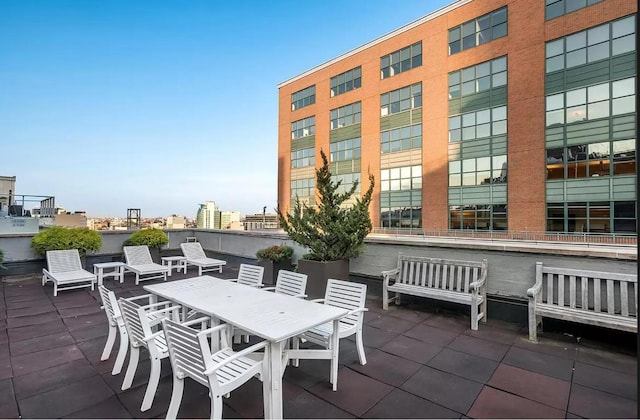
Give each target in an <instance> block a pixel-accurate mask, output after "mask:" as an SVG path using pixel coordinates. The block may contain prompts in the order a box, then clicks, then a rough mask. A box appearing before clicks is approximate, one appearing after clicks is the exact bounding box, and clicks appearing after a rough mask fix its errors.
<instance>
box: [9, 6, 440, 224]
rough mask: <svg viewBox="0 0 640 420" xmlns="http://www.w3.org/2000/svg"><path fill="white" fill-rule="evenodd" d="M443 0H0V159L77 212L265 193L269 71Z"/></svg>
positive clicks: (23, 183)
mask: <svg viewBox="0 0 640 420" xmlns="http://www.w3.org/2000/svg"><path fill="white" fill-rule="evenodd" d="M451 2H452V1H442V0H433V1H429V0H422V1H420V0H402V1H399V2H389V1H382V0H341V1H335V0H302V1H300V0H298V1H293V0H282V1H258V0H256V1H249V0H237V1H231V2H223V1H218V0H206V1H199V0H183V1H178V0H175V1H164V0H150V1H142V0H124V1H119V0H104V1H98V0H84V1H82V0H40V1H37V0H0V63H1V65H0V175H2V176H16V177H17V181H16V193H17V194H33V195H53V196H55V197H56V204H57V205H60V206H63V207H64V208H66V209H67V210H70V211H78V210H84V211H86V212H87V215H88V216H89V217H100V216H114V217H126V210H127V208H140V209H141V212H142V216H143V217H154V216H168V215H170V214H178V215H183V216H187V217H195V214H196V211H197V208H198V204H199V203H202V202H204V201H206V200H213V201H215V202H216V203H218V205H219V207H220V208H221V209H222V210H228V211H239V212H240V213H242V214H243V215H244V214H253V213H261V212H262V207H263V206H267V210H268V211H269V210H272V209H274V208H275V207H276V206H277V121H278V88H277V85H278V84H279V83H280V82H283V81H285V80H287V79H289V78H291V77H293V76H296V75H298V74H299V73H302V72H304V71H306V70H308V69H311V68H312V67H315V66H316V65H318V64H321V63H323V62H325V61H327V60H330V59H332V58H334V57H336V56H338V55H340V54H342V53H345V52H347V51H349V50H351V49H353V48H356V47H358V46H360V45H362V44H364V43H366V42H369V41H371V40H373V39H375V38H377V37H379V36H382V35H384V34H386V33H387V32H390V31H393V30H395V29H397V28H399V27H401V26H403V25H405V24H407V23H410V22H412V21H414V20H416V19H419V18H421V17H422V16H425V15H427V14H429V13H431V12H433V11H435V10H437V9H439V8H440V7H442V6H445V5H447V4H449V3H451Z"/></svg>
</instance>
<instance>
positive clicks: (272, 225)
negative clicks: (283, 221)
mask: <svg viewBox="0 0 640 420" xmlns="http://www.w3.org/2000/svg"><path fill="white" fill-rule="evenodd" d="M279 228H280V224H279V223H278V215H277V214H274V213H267V214H263V213H256V214H248V215H246V216H245V217H244V230H263V229H279Z"/></svg>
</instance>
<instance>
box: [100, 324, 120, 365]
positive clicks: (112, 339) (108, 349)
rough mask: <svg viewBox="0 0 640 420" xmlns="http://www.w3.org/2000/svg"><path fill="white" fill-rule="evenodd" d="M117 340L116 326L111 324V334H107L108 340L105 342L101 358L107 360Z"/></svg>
mask: <svg viewBox="0 0 640 420" xmlns="http://www.w3.org/2000/svg"><path fill="white" fill-rule="evenodd" d="M115 342H116V326H115V325H109V335H108V336H107V342H106V343H105V344H104V350H102V356H100V360H103V361H104V360H107V359H108V358H109V355H110V354H111V349H113V344H114V343H115Z"/></svg>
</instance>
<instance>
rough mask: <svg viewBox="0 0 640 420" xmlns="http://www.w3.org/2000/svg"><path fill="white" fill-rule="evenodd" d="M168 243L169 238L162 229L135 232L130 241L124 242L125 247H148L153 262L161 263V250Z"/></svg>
mask: <svg viewBox="0 0 640 420" xmlns="http://www.w3.org/2000/svg"><path fill="white" fill-rule="evenodd" d="M168 243H169V237H168V236H167V234H166V233H164V232H163V231H162V230H161V229H156V228H148V229H140V230H137V231H135V232H133V233H132V234H131V236H130V237H129V239H127V240H126V241H124V243H123V246H131V245H146V246H147V247H149V252H150V253H151V258H152V259H153V261H154V262H156V263H160V248H162V247H163V246H165V245H167V244H168Z"/></svg>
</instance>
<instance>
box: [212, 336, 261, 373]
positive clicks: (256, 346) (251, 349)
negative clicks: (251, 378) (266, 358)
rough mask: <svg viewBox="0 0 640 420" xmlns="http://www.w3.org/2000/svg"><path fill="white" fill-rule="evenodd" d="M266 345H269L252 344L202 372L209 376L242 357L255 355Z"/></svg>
mask: <svg viewBox="0 0 640 420" xmlns="http://www.w3.org/2000/svg"><path fill="white" fill-rule="evenodd" d="M268 343H269V342H268V341H261V342H259V343H258V344H254V345H253V346H251V347H247V348H246V349H244V350H241V351H239V352H237V353H235V354H234V355H233V356H231V357H229V358H228V359H225V360H224V361H222V362H220V363H216V364H215V365H213V366H211V367H210V368H209V369H207V370H205V371H204V374H205V375H207V376H209V375H211V374H213V373H214V372H215V371H216V370H218V369H220V368H221V367H223V366H224V365H226V364H227V363H229V362H232V361H234V360H236V359H238V358H240V357H244V356H246V355H248V354H251V353H255V352H256V351H258V350H260V349H263V348H265V347H266V346H267V344H268Z"/></svg>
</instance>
